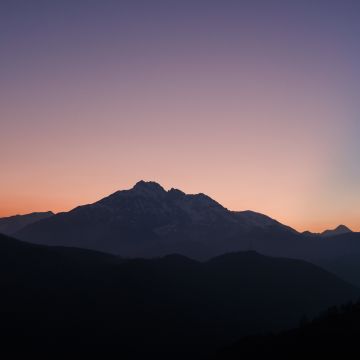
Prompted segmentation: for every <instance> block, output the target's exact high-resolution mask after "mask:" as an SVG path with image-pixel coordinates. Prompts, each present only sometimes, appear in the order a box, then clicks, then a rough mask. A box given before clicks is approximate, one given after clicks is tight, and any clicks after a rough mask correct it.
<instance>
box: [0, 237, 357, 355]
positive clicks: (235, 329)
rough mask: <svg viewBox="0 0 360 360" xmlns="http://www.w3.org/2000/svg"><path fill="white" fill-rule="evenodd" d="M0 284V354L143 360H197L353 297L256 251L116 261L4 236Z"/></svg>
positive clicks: (322, 277)
mask: <svg viewBox="0 0 360 360" xmlns="http://www.w3.org/2000/svg"><path fill="white" fill-rule="evenodd" d="M0 285H1V293H2V296H1V297H0V316H1V319H2V321H1V323H0V329H1V332H0V335H1V336H0V339H1V340H0V342H1V344H0V345H1V347H2V349H4V348H11V349H12V351H13V353H14V352H21V351H23V350H25V351H26V352H27V355H28V354H29V353H39V352H44V351H46V352H48V353H50V354H51V353H53V352H54V351H55V350H54V349H56V351H57V352H58V351H64V352H66V353H67V354H69V353H74V352H79V353H81V354H84V353H94V352H101V353H102V354H104V353H106V352H111V353H113V354H115V355H118V356H122V357H124V356H127V355H129V356H130V355H131V358H142V359H143V358H144V356H149V355H150V354H152V355H154V356H155V355H156V357H157V358H159V357H161V356H164V358H176V357H178V358H183V357H184V356H186V357H191V358H196V359H199V358H200V357H201V356H202V355H205V354H207V353H209V352H211V351H212V350H214V349H215V348H216V347H218V346H222V345H225V344H229V343H231V342H232V341H235V340H236V339H238V338H239V337H241V336H242V335H246V334H252V333H257V332H263V331H270V330H279V329H284V328H287V327H290V326H294V325H295V324H297V323H298V321H299V319H300V318H301V317H302V316H303V315H304V314H307V315H308V316H313V315H315V314H316V313H318V312H319V311H320V310H324V309H325V308H327V307H328V306H330V305H333V304H339V303H343V302H345V301H349V300H351V299H354V298H357V296H358V294H359V290H358V289H356V288H354V287H352V286H351V285H349V284H347V283H345V282H343V281H342V280H340V279H338V278H337V277H336V276H334V275H332V274H330V273H328V272H326V271H324V270H322V269H320V268H318V267H316V266H313V265H311V264H308V263H306V262H303V261H298V260H289V259H277V258H269V257H266V256H262V255H259V254H257V253H256V252H242V253H235V254H228V255H223V256H220V257H217V258H214V259H212V260H210V261H207V262H198V261H195V260H190V259H188V258H186V257H184V256H180V255H169V256H165V257H162V258H156V259H132V260H125V259H120V258H118V257H116V256H112V255H107V254H103V253H97V252H94V251H90V250H82V249H72V248H59V247H46V246H41V245H33V244H27V243H23V242H20V241H17V240H15V239H12V238H8V237H5V236H0ZM19 344H21V347H19V346H18V345H19Z"/></svg>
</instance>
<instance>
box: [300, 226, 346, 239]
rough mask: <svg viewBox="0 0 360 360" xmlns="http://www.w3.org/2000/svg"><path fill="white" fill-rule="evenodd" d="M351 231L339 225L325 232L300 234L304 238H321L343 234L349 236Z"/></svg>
mask: <svg viewBox="0 0 360 360" xmlns="http://www.w3.org/2000/svg"><path fill="white" fill-rule="evenodd" d="M352 232H353V231H352V230H350V229H349V228H348V227H347V226H345V225H339V226H338V227H337V228H335V229H332V230H325V231H323V232H322V233H313V232H311V231H304V232H303V233H302V234H303V235H305V236H322V237H331V236H338V235H344V234H350V233H352Z"/></svg>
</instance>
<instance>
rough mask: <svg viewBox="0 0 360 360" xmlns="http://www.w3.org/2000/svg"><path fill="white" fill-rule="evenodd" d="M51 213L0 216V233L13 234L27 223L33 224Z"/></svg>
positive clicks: (51, 213)
mask: <svg viewBox="0 0 360 360" xmlns="http://www.w3.org/2000/svg"><path fill="white" fill-rule="evenodd" d="M53 215H54V213H53V212H51V211H47V212H34V213H31V214H26V215H15V216H9V217H3V218H0V233H2V234H7V235H12V234H15V233H16V232H18V231H19V230H21V229H22V228H24V227H25V226H27V225H30V224H33V223H35V222H36V221H39V220H43V219H48V218H49V217H51V216H53Z"/></svg>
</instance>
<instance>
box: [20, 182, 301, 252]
mask: <svg viewBox="0 0 360 360" xmlns="http://www.w3.org/2000/svg"><path fill="white" fill-rule="evenodd" d="M269 232H271V233H272V234H276V236H278V237H281V236H284V234H287V235H289V236H297V235H298V233H297V232H296V231H295V230H293V229H291V228H290V227H287V226H285V225H282V224H280V223H279V222H277V221H275V220H273V219H271V218H269V217H267V216H265V215H262V214H258V213H255V212H251V211H243V212H234V211H230V210H228V209H226V208H224V207H223V206H221V205H220V204H219V203H217V202H216V201H215V200H213V199H211V198H210V197H208V196H206V195H204V194H196V195H187V194H185V193H183V192H182V191H180V190H177V189H171V190H169V191H166V190H164V188H163V187H162V186H160V185H159V184H157V183H155V182H144V181H140V182H138V183H137V184H136V185H135V186H134V187H133V188H132V189H130V190H124V191H118V192H116V193H114V194H112V195H110V196H108V197H106V198H104V199H101V200H100V201H97V202H95V203H93V204H89V205H84V206H79V207H77V208H75V209H73V210H71V211H70V212H67V213H60V214H57V215H54V216H52V217H51V218H49V219H44V220H42V221H39V222H37V223H35V224H31V225H29V226H27V227H25V228H24V229H22V230H20V231H19V232H18V233H17V234H16V236H17V237H18V238H20V239H23V240H26V241H29V242H34V243H39V244H45V245H63V246H75V247H83V248H89V249H94V250H99V251H106V252H110V253H113V254H121V255H122V256H128V257H136V256H145V257H151V256H160V255H166V254H170V253H174V252H175V253H181V254H183V255H187V256H191V257H196V258H209V257H211V256H215V255H218V254H221V253H225V252H228V251H235V250H236V251H237V250H249V249H251V248H252V243H251V239H252V238H256V237H257V238H259V237H261V236H266V234H268V233H269Z"/></svg>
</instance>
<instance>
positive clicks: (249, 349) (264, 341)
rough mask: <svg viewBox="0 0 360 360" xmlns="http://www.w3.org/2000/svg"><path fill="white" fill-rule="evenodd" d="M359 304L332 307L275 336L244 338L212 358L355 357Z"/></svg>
mask: <svg viewBox="0 0 360 360" xmlns="http://www.w3.org/2000/svg"><path fill="white" fill-rule="evenodd" d="M359 338H360V303H356V304H348V305H345V306H342V307H333V308H330V309H329V310H328V311H326V312H324V313H323V314H322V315H321V316H319V317H317V318H315V319H314V320H312V321H311V322H304V323H303V324H302V325H301V326H300V327H299V328H296V329H293V330H288V331H284V332H281V333H279V334H276V335H260V336H259V335H257V336H249V337H244V338H243V339H241V340H240V341H238V342H237V343H235V344H234V345H232V346H229V347H227V348H225V349H223V350H221V351H218V353H217V356H214V359H221V360H232V359H254V358H261V357H266V358H268V357H271V358H272V357H274V358H277V359H279V358H281V359H293V358H299V359H300V358H301V359H304V358H313V357H314V356H316V357H321V358H324V357H329V358H331V357H333V356H334V355H336V356H339V358H343V359H344V358H345V359H350V358H354V359H355V358H357V357H358V356H359V355H360V347H359Z"/></svg>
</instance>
